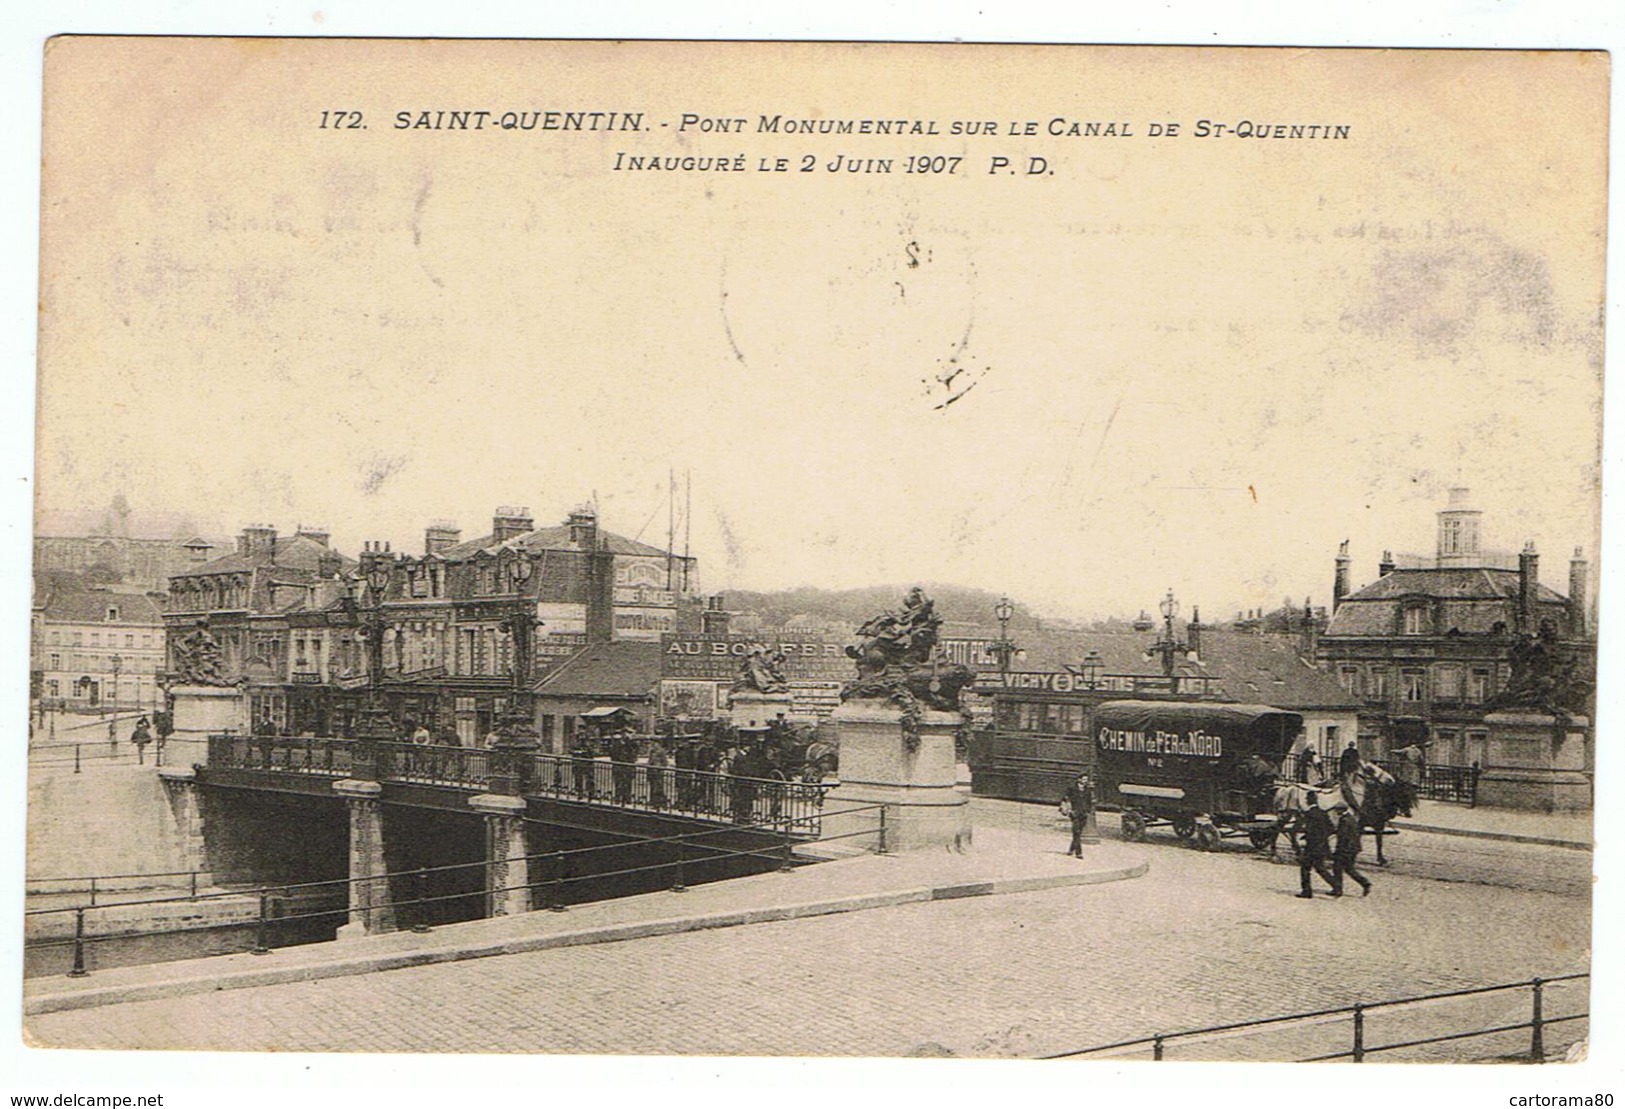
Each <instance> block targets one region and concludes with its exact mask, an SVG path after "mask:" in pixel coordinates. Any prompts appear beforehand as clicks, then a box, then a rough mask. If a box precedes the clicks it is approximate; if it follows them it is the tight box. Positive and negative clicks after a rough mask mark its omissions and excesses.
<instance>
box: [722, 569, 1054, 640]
mask: <svg viewBox="0 0 1625 1109" xmlns="http://www.w3.org/2000/svg"><path fill="white" fill-rule="evenodd" d="M912 584H913V583H908V584H903V585H866V586H863V587H861V588H857V589H817V588H814V587H812V586H798V587H797V588H794V589H779V590H774V591H772V592H755V591H753V590H749V589H730V590H726V591H725V592H724V594H723V598H724V599H723V604H724V605H725V606H726V607H727V608H728V609H730V610H731V611H734V612H746V613H751V614H754V615H755V616H757V617H759V618H760V619H761V621H762V623H763V624H764V625H767V626H770V627H778V626H781V625H783V624H785V623H787V622H789V621H790V620H791V619H792V618H795V617H798V616H799V617H811V618H812V619H813V620H822V621H829V622H830V623H832V624H838V625H842V626H845V627H848V628H849V629H850V630H853V631H855V630H856V629H857V628H858V626H859V625H860V624H862V623H864V622H865V621H866V620H869V619H871V618H872V617H875V616H878V615H879V614H880V613H882V612H884V611H886V610H887V609H895V608H897V607H898V606H900V605H901V604H902V601H903V594H905V593H907V592H908V590H909V588H910V586H911V585H912ZM919 585H920V587H921V588H922V589H924V590H925V593H926V596H928V597H930V598H931V599H932V600H933V601H935V602H936V606H937V615H938V616H941V617H942V619H943V621H944V622H945V623H944V628H943V630H944V632H945V633H946V634H948V635H950V636H952V635H955V634H960V633H961V632H963V631H965V630H969V628H970V627H971V626H974V627H977V628H982V629H985V630H994V631H996V630H997V628H998V620H997V619H996V618H995V617H994V615H993V606H994V605H996V604H998V602H999V594H997V593H990V592H988V591H987V590H985V589H973V588H971V587H969V586H963V585H947V584H943V583H940V582H920V583H919ZM1011 604H1012V606H1014V608H1015V615H1014V616H1012V617H1011V618H1010V629H1011V631H1012V632H1013V631H1016V630H1018V629H1022V630H1025V629H1033V628H1037V627H1039V626H1040V625H1041V623H1042V621H1041V619H1040V618H1039V617H1037V616H1035V615H1034V614H1033V613H1032V611H1031V610H1029V609H1028V608H1027V607H1026V606H1025V605H1023V604H1022V603H1021V602H1020V601H1017V600H1015V599H1014V598H1011ZM956 626H957V627H956Z"/></svg>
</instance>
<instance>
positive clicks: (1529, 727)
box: [1478, 712, 1592, 812]
mask: <svg viewBox="0 0 1625 1109" xmlns="http://www.w3.org/2000/svg"><path fill="white" fill-rule="evenodd" d="M1484 723H1485V724H1486V725H1488V726H1489V729H1490V734H1489V737H1488V739H1487V740H1486V742H1485V745H1484V763H1483V773H1481V774H1480V775H1479V779H1478V803H1479V804H1480V805H1486V806H1493V807H1497V808H1505V809H1524V810H1530V811H1534V812H1584V811H1588V810H1589V809H1590V808H1591V807H1592V781H1591V774H1590V773H1589V772H1588V767H1589V765H1590V760H1589V759H1588V757H1587V753H1586V732H1587V728H1588V725H1589V723H1590V722H1589V721H1588V720H1587V719H1586V718H1585V717H1583V716H1557V715H1555V714H1553V713H1546V712H1494V713H1490V714H1489V715H1488V716H1486V717H1485V718H1484Z"/></svg>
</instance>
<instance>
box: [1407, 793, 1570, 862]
mask: <svg viewBox="0 0 1625 1109" xmlns="http://www.w3.org/2000/svg"><path fill="white" fill-rule="evenodd" d="M1393 826H1394V827H1395V828H1398V829H1400V830H1402V831H1412V832H1431V833H1433V834H1434V835H1441V836H1471V837H1473V838H1475V839H1492V840H1501V841H1503V842H1506V843H1528V844H1535V845H1538V846H1542V847H1567V848H1570V849H1572V850H1577V851H1589V850H1591V845H1592V833H1591V814H1590V813H1589V812H1579V813H1540V812H1524V811H1522V810H1519V809H1488V808H1468V807H1467V806H1466V805H1451V804H1446V803H1445V802H1443V801H1423V802H1422V803H1421V804H1420V805H1418V806H1417V807H1416V814H1415V815H1414V816H1410V817H1401V818H1400V819H1398V820H1395V821H1394V822H1393Z"/></svg>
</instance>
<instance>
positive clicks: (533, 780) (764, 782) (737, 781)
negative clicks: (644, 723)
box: [208, 734, 828, 837]
mask: <svg viewBox="0 0 1625 1109" xmlns="http://www.w3.org/2000/svg"><path fill="white" fill-rule="evenodd" d="M356 743H357V741H355V740H350V739H337V738H332V737H306V736H300V737H294V736H254V735H235V734H231V735H212V736H210V737H209V756H208V757H209V766H211V767H217V768H225V769H240V770H262V771H273V772H280V773H293V774H310V775H315V776H318V777H328V778H340V777H345V776H347V775H349V774H351V773H353V772H354V768H355V749H356ZM373 747H374V750H375V754H376V761H375V764H374V765H375V766H376V773H377V775H378V778H379V779H380V780H381V781H392V782H413V783H418V784H423V785H440V786H453V787H459V788H466V789H485V788H487V787H488V784H489V783H490V781H491V779H492V778H493V777H494V776H495V775H496V774H497V773H498V767H497V762H498V761H499V760H498V758H497V756H498V755H499V752H498V751H493V750H488V749H486V748H482V747H455V746H449V745H441V744H417V743H401V742H397V741H386V742H378V743H375V744H373ZM517 777H518V778H519V785H520V788H521V790H522V792H523V793H524V794H525V796H527V797H546V798H552V799H557V800H564V801H574V802H579V803H582V804H589V805H596V806H602V807H606V808H617V809H631V810H638V811H643V812H653V813H668V814H671V815H675V816H687V817H691V818H695V819H700V820H722V821H728V822H731V823H733V824H739V825H751V824H765V825H773V826H778V825H780V824H784V825H786V826H787V827H788V828H789V829H790V831H791V833H792V834H794V835H796V836H803V837H816V836H817V835H819V832H820V817H821V815H822V812H823V808H824V794H825V793H826V792H827V790H828V787H827V786H823V785H819V784H814V783H808V782H794V781H786V780H783V779H779V778H755V777H745V776H741V775H735V774H723V773H718V772H716V771H706V770H687V769H677V768H675V767H671V766H666V767H658V766H649V765H648V764H646V763H641V762H639V763H632V762H612V761H611V760H609V759H604V758H585V757H581V756H572V755H554V754H545V753H541V752H535V753H531V754H529V755H526V756H524V762H523V763H522V764H521V765H520V767H519V774H518V775H517Z"/></svg>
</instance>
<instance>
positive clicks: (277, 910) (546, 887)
mask: <svg viewBox="0 0 1625 1109" xmlns="http://www.w3.org/2000/svg"><path fill="white" fill-rule="evenodd" d="M865 812H867V813H873V814H874V816H875V820H876V827H875V828H859V829H857V830H855V831H852V832H846V833H843V834H841V835H835V836H830V837H828V838H829V839H831V840H835V839H848V838H852V837H861V836H874V835H876V834H878V836H879V853H881V854H885V853H886V847H887V828H886V806H885V805H883V804H866V805H857V806H853V807H850V808H846V809H841V810H839V811H838V813H831V814H830V815H849V814H855V813H865ZM531 823H537V824H542V823H545V822H543V821H531ZM757 827H759V828H760V829H761V830H763V831H766V832H771V833H776V834H777V835H778V836H779V837H780V839H779V841H778V842H777V843H769V844H766V845H763V846H760V847H749V848H740V849H729V848H725V847H719V846H711V845H708V844H706V843H703V842H701V841H703V840H705V839H707V838H709V837H714V836H718V835H723V834H725V833H728V832H731V831H737V830H741V829H737V828H733V827H728V828H705V829H701V830H699V831H693V832H683V833H679V834H676V835H670V836H658V837H632V838H629V839H628V840H626V841H625V842H622V843H608V844H594V845H592V846H589V847H577V848H571V849H569V850H563V851H550V852H542V853H537V854H531V855H527V856H525V858H524V860H523V861H524V862H525V864H526V866H527V871H528V880H527V881H526V882H524V883H521V884H516V885H509V886H501V887H494V888H493V887H489V886H487V885H486V883H484V882H483V881H482V882H481V883H480V886H481V888H479V889H463V890H458V891H456V892H454V893H446V894H429V893H428V892H427V888H428V881H429V878H430V876H431V875H437V874H446V873H450V872H455V871H468V870H473V871H477V872H479V873H481V874H488V873H489V872H490V871H489V867H490V863H489V861H487V860H483V859H482V860H477V861H473V862H466V863H451V864H448V865H444V866H435V867H419V868H415V869H411V870H399V871H391V872H389V873H386V874H377V875H370V876H368V877H363V878H332V879H325V880H321V881H315V882H296V883H287V884H282V885H274V886H262V887H256V888H252V889H236V890H210V891H205V892H199V891H198V889H197V888H196V886H195V885H194V887H193V889H192V891H191V893H190V894H189V895H179V896H174V897H153V898H144V899H140V900H121V901H119V902H117V904H116V905H109V904H105V903H104V904H102V905H96V904H95V903H94V902H92V903H91V904H88V905H67V906H59V907H55V908H49V909H28V910H26V911H25V912H24V916H25V918H27V919H40V918H49V917H53V916H57V917H61V916H65V915H67V914H70V913H71V914H72V915H73V925H74V927H73V935H72V936H71V937H63V938H60V939H34V940H30V939H27V938H26V937H25V939H24V946H25V947H26V948H32V949H38V948H51V947H69V946H71V947H72V949H73V962H72V969H70V970H69V971H68V976H69V977H70V978H82V977H84V976H85V975H87V974H88V973H89V972H90V971H89V964H88V962H87V960H86V952H87V950H88V949H89V947H90V945H91V944H93V943H96V942H101V941H110V940H127V939H132V938H137V937H142V936H158V935H163V936H173V935H180V934H184V933H188V932H205V931H210V930H213V929H216V928H219V927H222V926H223V925H222V924H221V923H218V922H216V923H202V924H195V925H189V926H186V927H181V928H163V929H139V928H137V929H130V928H126V929H124V930H121V931H119V932H117V933H109V934H101V935H96V934H91V933H87V932H86V930H85V918H86V913H87V912H95V911H98V910H102V909H110V908H117V909H118V910H119V911H121V912H128V911H129V910H131V909H133V908H139V907H142V906H158V905H172V904H176V903H178V902H186V903H191V904H195V903H201V902H210V901H222V900H230V899H236V900H239V901H240V900H241V899H245V898H257V899H258V912H257V915H256V917H255V919H253V920H251V921H242V922H238V924H237V926H252V927H253V928H254V945H253V947H252V948H251V949H250V950H252V951H253V953H254V954H256V955H263V954H266V953H267V952H269V951H270V950H271V947H272V945H273V943H274V941H275V938H276V936H275V931H276V929H277V928H278V927H279V926H286V925H288V924H292V923H296V922H300V921H309V920H315V919H318V918H333V917H339V916H349V917H351V918H352V919H353V918H356V917H361V918H363V919H365V920H367V921H369V922H376V921H379V920H383V919H393V921H394V924H395V926H397V927H402V928H404V927H410V928H411V930H412V931H414V932H426V931H429V930H430V922H429V913H430V910H429V907H430V906H431V905H435V904H438V903H443V902H447V901H462V900H467V899H468V898H471V897H485V898H492V897H494V896H496V895H499V894H504V893H511V892H515V891H518V890H527V891H529V893H530V895H531V899H532V909H533V910H542V909H546V910H551V911H554V912H564V911H566V910H567V909H568V908H569V905H570V902H571V900H572V899H571V896H570V892H571V889H572V887H578V884H580V883H592V882H602V881H604V880H605V879H608V878H620V877H625V876H628V875H633V874H652V873H656V872H661V873H664V874H666V875H668V876H669V879H668V880H669V881H670V883H671V884H670V885H669V886H668V887H667V888H668V889H669V890H670V891H671V892H672V893H686V892H687V891H688V889H689V886H688V879H689V877H691V876H692V875H693V873H694V871H695V869H696V868H698V867H701V866H704V865H706V864H714V863H718V862H723V861H726V860H730V859H741V858H755V859H758V860H764V861H768V862H772V863H776V864H777V869H778V870H780V871H783V872H790V871H793V870H795V869H796V867H797V866H798V864H800V863H805V862H806V861H807V860H798V859H796V857H795V855H794V851H793V840H792V837H791V835H790V834H789V832H788V830H787V829H788V825H786V824H785V823H784V822H783V821H779V822H778V823H776V824H768V825H760V826H757ZM651 847H664V848H666V849H667V850H668V852H669V853H670V855H671V858H670V859H669V860H664V861H660V862H654V863H646V864H642V865H638V866H629V867H620V868H615V869H608V870H605V869H597V870H591V871H589V872H587V873H576V870H577V869H578V868H579V865H580V860H581V858H582V857H583V856H590V855H594V854H598V853H602V852H606V851H617V850H639V849H648V848H651ZM176 873H187V872H176ZM99 877H100V878H102V879H106V878H108V877H111V876H105V875H104V876H99ZM46 880H49V879H46ZM73 880H74V881H85V880H91V881H93V880H95V879H73ZM354 887H361V888H362V889H364V890H365V891H366V892H367V893H368V894H369V895H370V894H372V893H375V892H376V891H378V890H380V889H382V890H383V891H385V893H384V896H383V898H382V899H381V900H370V899H369V904H367V905H366V906H365V907H357V906H355V905H354V904H349V905H346V906H345V907H342V908H341V907H338V906H337V905H336V904H335V905H334V906H333V907H331V908H327V907H318V908H315V909H308V910H304V911H296V912H292V913H290V912H287V906H288V903H289V902H290V901H292V900H295V899H302V900H306V901H308V900H311V899H319V898H320V897H321V895H322V893H323V892H324V891H326V893H327V894H328V897H329V899H330V900H332V901H334V902H336V901H337V900H338V899H339V898H340V897H344V898H345V899H346V900H347V901H348V900H349V899H350V895H351V893H352V890H353V888H354ZM403 887H404V895H402V890H403ZM590 899H591V898H590V897H589V898H588V900H590ZM368 926H369V928H370V927H372V924H371V923H369V925H368Z"/></svg>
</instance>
